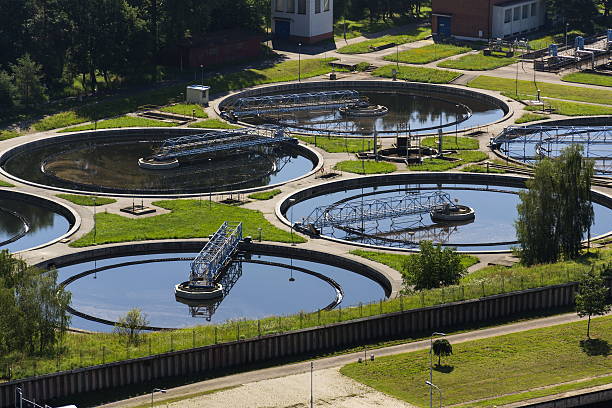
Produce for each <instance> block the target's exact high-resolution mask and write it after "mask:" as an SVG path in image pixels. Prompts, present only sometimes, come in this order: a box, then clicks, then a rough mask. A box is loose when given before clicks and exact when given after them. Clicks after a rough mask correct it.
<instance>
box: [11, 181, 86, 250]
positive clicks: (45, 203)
mask: <svg viewBox="0 0 612 408" xmlns="http://www.w3.org/2000/svg"><path fill="white" fill-rule="evenodd" d="M78 224H79V217H78V215H77V214H76V213H75V212H74V211H73V210H71V209H70V208H68V207H66V206H63V205H62V204H60V203H59V202H57V201H54V200H49V199H46V198H43V197H40V196H35V195H31V194H26V193H20V192H16V191H7V190H0V249H6V250H8V251H10V252H18V251H24V250H26V249H32V248H36V247H40V246H46V245H50V244H52V243H53V242H57V241H58V240H60V239H62V238H65V237H67V236H68V235H70V234H72V233H73V232H74V231H75V230H76V228H78Z"/></svg>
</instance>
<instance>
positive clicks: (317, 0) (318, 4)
mask: <svg viewBox="0 0 612 408" xmlns="http://www.w3.org/2000/svg"><path fill="white" fill-rule="evenodd" d="M320 12H321V0H315V14H318V13H320Z"/></svg>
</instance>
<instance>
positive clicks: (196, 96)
mask: <svg viewBox="0 0 612 408" xmlns="http://www.w3.org/2000/svg"><path fill="white" fill-rule="evenodd" d="M209 91H210V86H206V85H189V86H188V87H187V91H186V92H185V100H186V102H187V103H196V104H198V105H204V106H208V92H209Z"/></svg>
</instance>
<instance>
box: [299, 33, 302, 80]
mask: <svg viewBox="0 0 612 408" xmlns="http://www.w3.org/2000/svg"><path fill="white" fill-rule="evenodd" d="M298 82H302V43H301V42H299V43H298Z"/></svg>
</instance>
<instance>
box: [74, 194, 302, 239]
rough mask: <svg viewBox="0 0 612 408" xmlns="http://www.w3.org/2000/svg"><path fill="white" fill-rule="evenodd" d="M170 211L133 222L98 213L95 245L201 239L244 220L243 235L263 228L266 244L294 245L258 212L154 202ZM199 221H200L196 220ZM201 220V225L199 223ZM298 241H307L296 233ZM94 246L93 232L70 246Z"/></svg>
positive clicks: (198, 203) (204, 204) (184, 202)
mask: <svg viewBox="0 0 612 408" xmlns="http://www.w3.org/2000/svg"><path fill="white" fill-rule="evenodd" d="M153 204H154V205H156V206H158V207H162V208H165V209H167V210H170V211H171V212H170V213H168V214H161V215H156V216H153V217H147V218H141V219H134V218H126V217H122V216H120V215H117V214H108V213H100V214H96V229H97V233H96V244H107V243H111V242H127V241H145V240H149V239H168V238H202V237H207V236H209V235H210V234H212V233H213V232H215V231H216V230H217V229H218V228H219V225H221V224H222V223H223V222H224V221H241V222H242V223H243V231H244V235H245V236H247V235H252V236H256V235H258V234H259V232H258V230H257V228H258V227H261V229H262V230H261V234H262V239H263V240H265V241H276V242H291V234H290V233H289V232H287V231H284V230H281V229H279V228H276V227H275V226H273V225H272V224H270V223H269V222H268V221H267V220H266V219H265V218H264V216H263V214H262V213H261V212H259V211H255V210H248V209H246V208H240V207H234V206H231V205H224V204H218V203H215V202H212V203H209V202H206V201H204V202H203V201H199V200H163V201H157V202H154V203H153ZM196 220H197V221H196ZM198 221H199V222H198ZM294 240H295V242H306V241H305V240H304V238H302V237H300V236H298V235H295V234H294ZM70 245H71V246H73V247H85V246H89V245H93V232H92V231H90V232H89V233H87V234H86V235H85V236H83V237H81V238H79V239H78V240H76V241H74V242H72V243H71V244H70Z"/></svg>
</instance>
